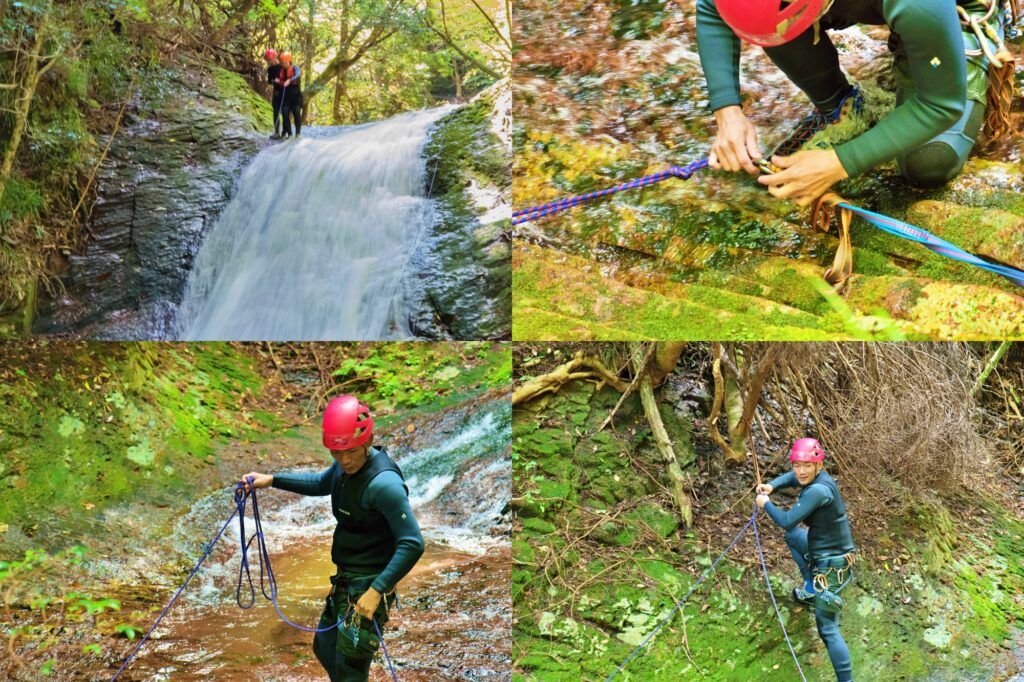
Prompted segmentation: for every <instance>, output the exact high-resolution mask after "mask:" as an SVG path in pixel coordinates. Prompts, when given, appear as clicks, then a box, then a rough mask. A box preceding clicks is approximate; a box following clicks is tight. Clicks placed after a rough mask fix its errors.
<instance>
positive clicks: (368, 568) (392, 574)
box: [242, 395, 423, 682]
mask: <svg viewBox="0 0 1024 682" xmlns="http://www.w3.org/2000/svg"><path fill="white" fill-rule="evenodd" d="M323 443H324V447H326V448H327V449H328V450H330V453H331V456H332V457H333V458H334V464H332V465H331V466H330V467H328V468H327V469H325V470H323V471H321V472H319V473H294V472H292V473H289V472H279V473H275V474H273V475H271V474H261V473H258V472H250V473H248V474H246V475H245V476H243V477H242V483H243V484H244V485H245V486H246V487H247V488H248V483H247V482H246V481H247V480H248V479H249V478H250V477H252V485H253V487H256V488H266V487H268V486H273V487H275V488H279V489H281V490H287V491H290V492H294V493H298V494H300V495H321V496H326V495H330V496H331V509H332V511H333V512H334V517H335V519H337V521H338V525H337V527H336V528H335V531H334V541H333V543H332V545H331V560H332V561H333V562H334V564H335V566H336V567H337V573H336V575H335V576H334V577H332V578H331V591H330V594H328V596H327V604H326V606H325V608H324V611H323V614H322V615H321V616H320V624H319V625H318V626H317V627H318V628H326V627H329V626H331V625H333V624H334V623H337V622H339V621H340V622H341V623H340V624H339V626H338V628H336V629H333V630H330V631H327V632H318V633H316V635H315V636H314V638H313V652H314V653H315V654H316V657H317V659H318V660H319V661H320V664H321V665H323V667H324V669H325V670H327V674H328V676H329V677H330V679H331V682H365V681H366V680H368V679H369V671H370V662H371V661H372V659H373V654H374V653H375V652H376V650H377V648H378V647H379V646H380V636H379V635H378V628H380V629H381V630H383V627H384V624H385V623H386V622H387V620H388V612H389V610H390V608H391V606H393V605H394V604H395V601H396V599H397V597H396V595H395V585H396V584H397V583H398V581H399V580H401V579H402V578H403V577H405V575H406V574H408V573H409V571H410V570H411V569H412V567H413V566H414V565H415V564H416V562H417V561H419V558H420V557H421V556H422V555H423V535H422V534H421V533H420V527H419V523H418V522H417V520H416V516H415V515H414V514H413V511H412V507H411V506H410V505H409V490H408V488H407V487H406V486H405V479H404V478H403V476H402V470H401V469H399V467H398V465H397V464H396V463H395V462H394V460H392V459H391V457H390V456H388V453H387V452H386V451H385V450H384V448H379V447H373V418H372V417H371V415H370V410H369V408H368V407H367V406H366V405H365V404H363V403H361V402H360V401H359V399H358V398H356V397H355V396H351V395H344V396H339V397H337V398H335V399H333V400H332V401H331V402H330V404H329V405H328V406H327V409H326V410H325V411H324V418H323ZM374 622H376V627H375V626H374Z"/></svg>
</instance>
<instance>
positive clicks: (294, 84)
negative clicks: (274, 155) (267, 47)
mask: <svg viewBox="0 0 1024 682" xmlns="http://www.w3.org/2000/svg"><path fill="white" fill-rule="evenodd" d="M277 84H278V85H279V86H281V87H282V88H284V104H283V105H282V106H281V116H282V118H283V119H284V134H283V135H282V137H286V138H287V137H291V136H292V124H291V121H292V120H294V121H295V137H298V136H299V135H301V134H302V69H300V68H299V67H298V66H297V65H293V64H292V55H291V54H290V53H288V52H282V53H281V72H280V73H279V74H278V76H277Z"/></svg>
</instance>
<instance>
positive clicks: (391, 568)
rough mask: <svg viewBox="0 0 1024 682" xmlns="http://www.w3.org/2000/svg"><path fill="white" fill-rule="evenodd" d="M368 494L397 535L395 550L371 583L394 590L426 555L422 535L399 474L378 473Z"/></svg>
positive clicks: (376, 586)
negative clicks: (424, 554)
mask: <svg viewBox="0 0 1024 682" xmlns="http://www.w3.org/2000/svg"><path fill="white" fill-rule="evenodd" d="M392 476H393V478H392ZM367 493H368V494H369V495H370V496H371V498H370V501H371V506H372V507H373V508H374V509H377V510H379V511H380V512H381V514H383V515H384V518H385V519H386V520H387V522H388V527H389V528H391V533H392V534H393V535H394V536H395V545H396V549H395V553H394V554H393V555H392V556H391V559H390V561H388V565H387V566H385V567H384V570H383V571H381V572H380V575H378V576H377V578H376V579H375V580H374V581H373V585H372V587H373V589H375V590H377V591H378V592H380V593H382V594H383V593H385V592H390V591H391V590H392V589H394V587H395V585H396V584H397V583H398V581H399V580H401V579H402V578H404V577H405V576H406V575H407V574H408V573H409V571H411V570H412V567H413V566H415V565H416V562H417V561H419V559H420V557H421V556H423V549H424V547H423V534H422V533H421V532H420V524H419V522H418V521H417V520H416V515H415V514H413V511H412V507H411V506H410V505H409V497H408V495H406V492H405V487H404V485H403V484H402V482H401V479H399V478H398V476H397V475H394V474H390V473H388V474H383V475H381V476H379V477H378V478H377V479H375V480H374V481H373V483H371V484H370V488H369V489H368V490H367Z"/></svg>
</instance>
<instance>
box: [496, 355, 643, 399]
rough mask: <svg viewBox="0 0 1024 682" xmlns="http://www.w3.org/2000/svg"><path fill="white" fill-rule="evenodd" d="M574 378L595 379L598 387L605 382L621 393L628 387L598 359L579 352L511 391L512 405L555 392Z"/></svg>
mask: <svg viewBox="0 0 1024 682" xmlns="http://www.w3.org/2000/svg"><path fill="white" fill-rule="evenodd" d="M576 379H591V380H595V381H596V382H597V384H598V388H602V387H604V385H605V384H607V385H609V386H611V387H613V388H615V390H617V391H619V392H621V393H624V392H626V391H627V390H628V389H629V384H628V383H626V382H625V381H623V380H622V379H619V378H618V377H617V376H615V374H613V373H612V372H611V370H609V369H608V368H607V367H605V366H604V364H603V363H602V362H601V361H600V360H598V359H597V358H595V357H592V356H588V355H584V354H583V353H582V352H579V353H576V355H574V356H573V358H572V360H570V361H569V362H567V363H565V364H564V365H561V366H559V367H557V368H556V369H555V370H554V371H552V372H548V373H547V374H545V375H544V376H539V377H537V378H536V379H531V380H530V381H527V382H526V383H525V384H523V385H522V386H520V387H519V388H517V389H516V390H515V391H514V392H513V393H512V407H516V406H517V405H520V404H522V403H525V402H528V401H530V400H533V399H534V398H538V397H540V396H542V395H544V394H546V393H557V392H558V391H559V390H560V389H561V388H562V386H564V385H565V384H567V383H569V382H570V381H574V380H576Z"/></svg>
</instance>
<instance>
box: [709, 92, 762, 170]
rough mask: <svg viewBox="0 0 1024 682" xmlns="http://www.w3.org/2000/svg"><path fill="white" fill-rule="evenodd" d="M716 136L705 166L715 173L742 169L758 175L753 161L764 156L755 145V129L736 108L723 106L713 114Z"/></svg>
mask: <svg viewBox="0 0 1024 682" xmlns="http://www.w3.org/2000/svg"><path fill="white" fill-rule="evenodd" d="M715 121H717V122H718V135H717V136H716V137H715V142H714V144H712V145H711V154H710V155H709V156H708V165H709V166H711V167H712V168H715V169H718V170H727V171H730V172H735V171H739V170H745V171H747V172H748V173H750V174H751V175H756V174H757V173H758V170H757V166H755V165H754V161H756V160H758V159H761V158H763V157H764V155H763V154H761V148H760V147H759V146H758V144H757V129H755V128H754V124H753V123H751V122H750V120H749V119H748V118H747V117H746V115H744V113H743V110H742V109H740V108H739V107H738V106H731V107H723V108H721V109H719V110H718V111H716V112H715Z"/></svg>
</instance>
